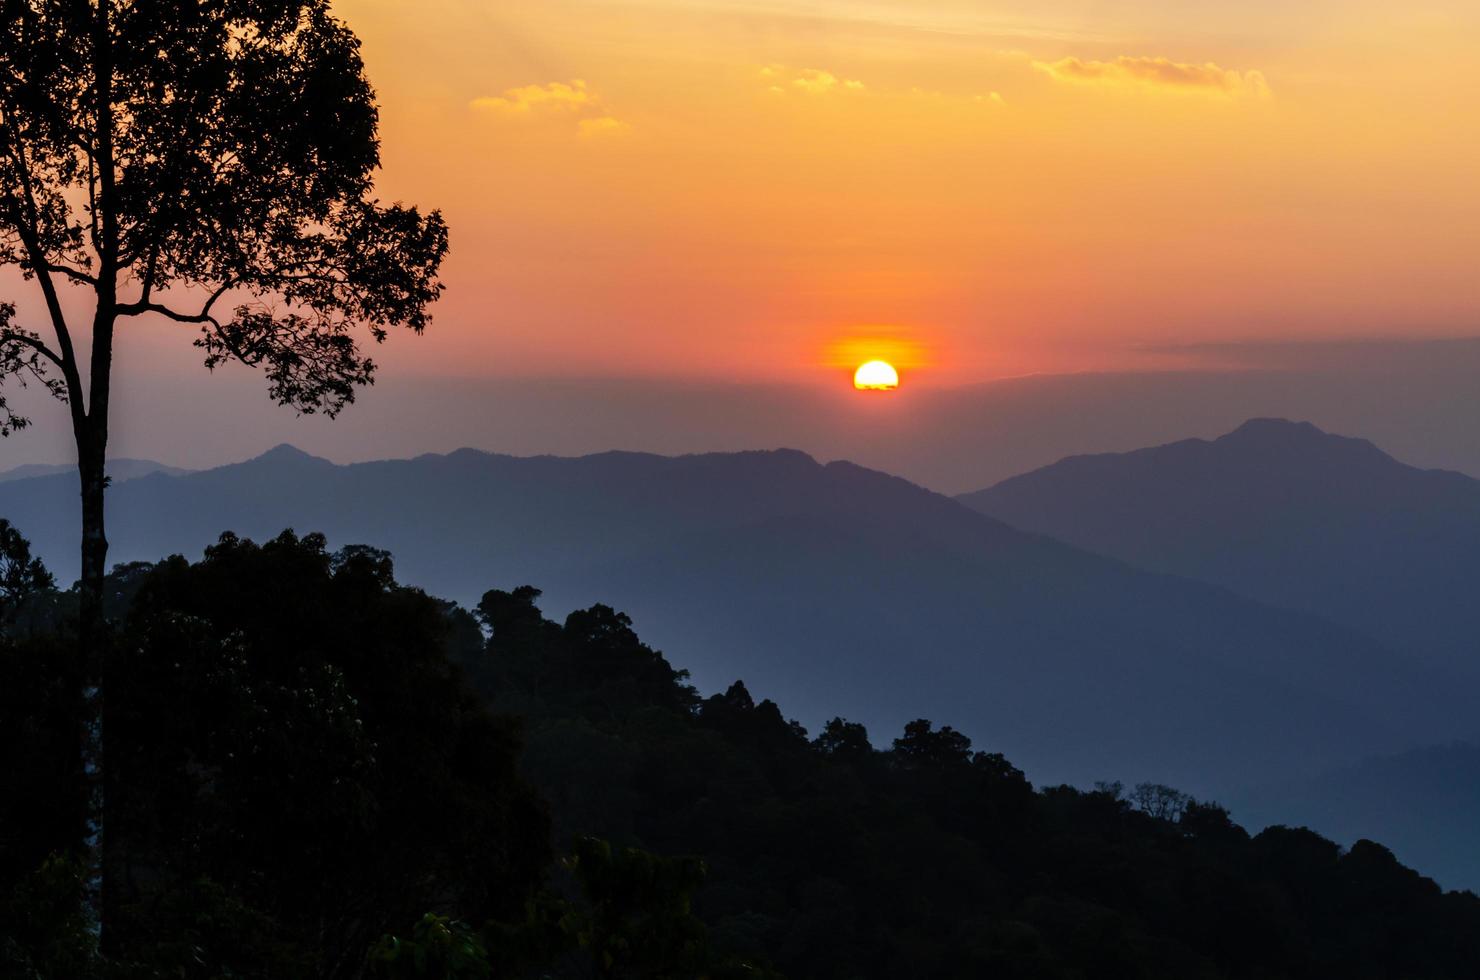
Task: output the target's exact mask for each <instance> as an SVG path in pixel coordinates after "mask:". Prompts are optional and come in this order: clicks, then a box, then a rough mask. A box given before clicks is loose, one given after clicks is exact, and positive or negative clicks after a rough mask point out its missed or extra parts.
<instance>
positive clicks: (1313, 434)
mask: <svg viewBox="0 0 1480 980" xmlns="http://www.w3.org/2000/svg"><path fill="white" fill-rule="evenodd" d="M1270 435H1281V436H1295V435H1299V436H1303V437H1307V438H1322V437H1326V436H1329V435H1330V433H1328V432H1326V431H1325V430H1324V429H1321V428H1318V427H1317V426H1316V425H1315V424H1313V423H1311V422H1296V421H1294V420H1292V419H1282V418H1276V417H1273V416H1268V417H1261V418H1252V419H1249V420H1248V421H1247V422H1245V423H1244V424H1243V425H1241V426H1239V427H1238V428H1237V429H1234V430H1233V431H1232V432H1230V433H1228V434H1227V435H1225V436H1223V437H1222V438H1224V439H1231V438H1240V437H1242V438H1251V437H1264V436H1270Z"/></svg>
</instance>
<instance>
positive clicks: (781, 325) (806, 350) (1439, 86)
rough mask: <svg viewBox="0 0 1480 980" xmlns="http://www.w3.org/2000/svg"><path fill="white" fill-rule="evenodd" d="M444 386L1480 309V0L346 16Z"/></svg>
mask: <svg viewBox="0 0 1480 980" xmlns="http://www.w3.org/2000/svg"><path fill="white" fill-rule="evenodd" d="M337 9H338V10H339V12H340V14H341V15H342V16H343V17H344V18H345V19H346V20H347V21H348V22H349V23H350V24H351V25H352V26H353V27H354V28H355V29H356V30H357V32H358V33H359V34H360V35H361V37H362V38H363V40H364V54H365V58H366V61H367V66H368V70H369V73H370V75H371V78H372V81H373V82H374V83H375V84H376V86H377V89H378V92H379V95H380V99H381V103H382V119H383V133H382V135H383V140H384V154H385V163H386V169H385V174H384V177H383V180H382V188H383V192H384V193H386V194H387V196H390V197H396V198H403V199H406V200H410V201H415V202H417V203H420V204H423V205H427V206H438V207H441V208H443V209H444V210H445V212H446V214H447V216H448V218H449V220H450V222H451V225H452V230H453V252H452V255H451V257H450V259H449V262H448V264H447V267H446V273H447V277H446V278H447V283H448V293H447V296H446V299H445V300H444V302H443V303H442V304H441V308H440V309H439V311H438V318H439V319H438V323H437V325H436V334H435V335H434V336H433V337H429V338H425V339H423V340H421V341H418V342H417V343H415V344H412V343H398V344H397V345H396V352H395V355H394V356H395V357H396V358H398V359H403V363H404V364H405V365H406V366H407V367H408V368H410V369H412V370H417V371H424V372H429V373H437V372H446V371H452V372H458V373H466V374H471V375H478V376H487V375H516V376H517V375H531V374H537V375H551V374H555V375H572V374H584V375H602V376H607V375H624V376H630V375H639V376H641V375H647V376H653V375H658V376H667V377H704V378H712V379H725V380H767V381H769V380H783V379H784V380H789V381H792V380H794V381H806V380H808V379H814V378H817V379H820V378H821V377H823V376H827V372H834V373H837V372H842V371H846V370H851V368H852V366H854V365H855V364H856V363H857V362H858V361H859V360H862V359H866V357H867V356H885V357H892V358H893V359H895V360H897V361H901V362H903V363H901V364H899V366H900V367H901V369H903V370H905V371H906V372H907V374H913V376H914V378H915V380H916V381H918V382H920V383H940V384H959V383H971V382H976V381H983V380H988V379H990V378H996V377H1006V376H1013V375H1018V374H1025V373H1033V372H1062V371H1078V370H1104V369H1115V368H1119V367H1125V366H1136V367H1175V366H1179V365H1181V364H1182V363H1184V362H1183V361H1182V360H1180V359H1179V358H1178V357H1177V356H1174V355H1171V354H1169V353H1168V352H1167V350H1166V348H1167V347H1168V345H1185V344H1197V343H1206V342H1231V341H1250V340H1259V341H1265V340H1277V339H1287V340H1308V339H1316V338H1350V337H1393V336H1424V337H1439V336H1456V335H1467V334H1473V333H1475V332H1476V320H1477V316H1476V314H1477V311H1480V276H1476V275H1475V274H1474V256H1475V255H1476V254H1480V183H1477V182H1476V181H1475V179H1474V174H1475V173H1476V172H1477V171H1480V106H1477V101H1476V95H1477V94H1480V67H1477V64H1476V62H1475V60H1474V58H1473V51H1474V50H1475V48H1476V45H1477V44H1480V5H1476V4H1474V3H1473V2H1469V0H1416V2H1409V3H1404V4H1393V3H1391V2H1382V3H1376V2H1371V0H1302V2H1300V3H1288V2H1272V0H1249V2H1245V3H1241V4H1229V3H1226V2H1220V3H1213V2H1203V0H1176V2H1170V0H1163V2H1151V0H1131V2H1119V3H1105V2H1090V0H1035V2H1025V0H1024V2H1019V0H1004V2H996V3H993V2H990V0H987V2H983V0H625V2H624V0H541V2H540V3H490V2H484V0H478V2H475V0H424V2H419V3H415V4H411V3H405V2H399V0H395V2H393V0H344V2H341V3H340V4H339V5H338V8H337Z"/></svg>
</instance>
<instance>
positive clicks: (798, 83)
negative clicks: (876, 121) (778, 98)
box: [760, 65, 868, 95]
mask: <svg viewBox="0 0 1480 980" xmlns="http://www.w3.org/2000/svg"><path fill="white" fill-rule="evenodd" d="M760 77H761V78H763V79H765V80H766V81H767V82H770V83H771V84H770V85H769V86H768V88H769V90H770V91H771V92H774V93H776V94H784V93H786V92H788V91H796V92H801V93H802V94H804V95H827V94H828V93H830V92H862V91H864V90H865V89H866V88H867V87H868V86H866V85H864V84H863V82H861V81H859V80H858V79H856V78H844V77H842V76H841V75H836V74H834V73H832V72H830V71H825V70H824V69H821V68H801V69H796V70H793V69H791V68H788V67H786V66H785V65H766V66H765V67H764V68H762V69H761V70H760Z"/></svg>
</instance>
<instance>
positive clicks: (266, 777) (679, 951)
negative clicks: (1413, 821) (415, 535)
mask: <svg viewBox="0 0 1480 980" xmlns="http://www.w3.org/2000/svg"><path fill="white" fill-rule="evenodd" d="M110 594H113V595H115V596H116V597H117V601H118V602H119V603H120V604H121V607H120V608H126V610H127V612H126V615H122V616H121V617H120V618H121V620H122V625H121V627H120V632H119V635H118V637H117V644H118V646H117V648H118V649H119V650H120V651H122V653H120V655H119V657H118V658H117V661H116V664H117V666H116V668H115V669H116V670H117V672H118V673H117V675H116V676H114V677H111V678H110V681H111V687H110V692H111V694H110V698H109V701H108V710H109V717H108V724H109V728H110V731H111V732H115V733H117V735H116V737H117V741H116V742H114V743H113V744H114V746H115V748H114V756H113V758H112V760H111V764H112V765H113V766H114V767H115V768H116V769H117V771H118V772H119V774H120V780H119V785H120V790H119V793H118V795H117V796H116V797H114V798H110V800H109V804H110V814H109V819H110V824H109V826H110V830H111V832H112V833H115V834H117V835H118V838H119V839H118V842H117V843H118V847H119V854H120V859H121V863H122V866H123V868H124V869H125V875H124V877H123V880H124V881H125V882H126V883H127V887H128V892H127V894H126V901H125V902H124V904H123V914H122V916H121V918H120V919H119V922H118V925H117V927H116V928H118V929H119V930H120V931H121V933H122V935H121V937H120V939H119V944H120V954H119V955H118V956H117V957H115V958H114V959H113V961H112V962H110V963H108V964H106V965H104V964H100V963H99V962H98V961H96V960H95V959H93V958H92V952H91V948H90V946H89V944H88V943H87V936H88V935H89V929H90V923H89V920H88V918H87V912H86V906H85V904H84V903H83V902H82V901H81V892H82V877H83V870H82V867H83V866H82V864H81V863H80V862H78V861H77V860H76V859H75V858H73V857H72V856H70V854H71V852H75V848H76V842H77V840H78V838H79V831H80V828H81V826H82V814H83V811H84V806H83V799H82V798H83V795H84V794H83V789H82V781H81V780H80V779H79V778H78V774H77V773H76V771H75V759H76V740H77V738H78V725H77V719H78V717H79V713H80V710H81V708H80V705H79V704H78V703H77V697H76V694H75V692H76V690H77V687H76V685H75V678H76V676H77V674H78V669H77V666H76V663H75V661H76V656H75V647H74V646H73V645H72V644H70V643H68V642H66V638H65V636H64V635H54V634H53V632H49V631H48V630H45V629H40V630H31V631H28V632H26V633H24V634H11V635H5V636H0V671H3V675H4V676H5V678H6V679H7V681H9V682H10V683H7V684H5V685H0V764H3V771H4V772H6V774H7V779H8V782H9V785H8V786H7V789H8V790H11V792H7V793H5V794H0V972H3V973H4V974H5V975H7V976H9V975H16V976H22V977H32V976H35V977H41V976H57V975H65V976H77V977H86V976H92V975H102V973H104V972H106V973H110V974H112V975H115V976H117V977H118V978H119V980H133V978H135V977H138V978H144V977H149V978H156V977H166V976H167V977H185V978H197V977H199V978H206V977H227V976H235V977H273V978H278V977H289V978H291V977H310V976H327V977H361V976H371V977H378V978H381V980H404V978H458V980H464V978H468V980H474V978H484V977H506V978H529V980H533V978H537V977H539V978H543V977H550V978H576V977H602V978H613V980H616V978H622V980H627V978H649V980H659V978H663V980H690V978H701V977H708V978H714V980H731V978H740V977H748V978H755V980H764V978H767V977H777V976H779V975H780V974H781V973H783V972H784V973H785V974H786V975H788V976H793V977H812V978H843V977H849V978H857V977H863V978H868V977H880V978H885V977H888V978H894V977H900V976H909V977H921V978H932V977H941V978H946V977H960V976H994V977H1008V978H1019V977H1021V978H1039V980H1099V978H1105V980H1110V978H1116V980H1119V978H1162V977H1177V978H1179V980H1180V978H1208V980H1235V978H1240V980H1242V978H1260V980H1305V978H1310V980H1315V978H1324V977H1331V976H1341V977H1351V978H1357V980H1387V978H1408V977H1424V978H1435V980H1439V978H1451V977H1453V978H1460V977H1469V976H1472V975H1473V964H1474V963H1476V962H1480V899H1477V898H1476V897H1475V896H1474V895H1470V894H1457V893H1449V894H1445V893H1443V892H1442V891H1441V890H1440V889H1439V888H1438V887H1437V886H1436V885H1435V884H1434V883H1433V882H1431V881H1429V880H1427V879H1425V878H1423V877H1421V876H1420V875H1418V874H1416V873H1415V872H1413V871H1411V870H1409V869H1407V868H1404V867H1402V866H1401V865H1400V864H1399V863H1398V862H1397V861H1396V860H1395V859H1394V858H1393V856H1392V854H1390V853H1389V852H1388V851H1387V850H1385V849H1384V848H1382V847H1381V846H1379V845H1377V844H1374V843H1371V842H1369V841H1361V842H1358V843H1357V844H1356V845H1354V846H1353V847H1352V848H1350V849H1349V850H1344V849H1342V848H1341V847H1339V846H1337V845H1336V844H1334V843H1333V842H1331V841H1328V840H1325V839H1323V838H1321V837H1320V836H1318V835H1316V834H1314V833H1312V832H1310V831H1308V830H1302V829H1296V828H1286V827H1275V828H1271V829H1268V830H1266V831H1264V832H1262V833H1260V834H1258V835H1257V836H1253V837H1251V836H1250V835H1249V834H1248V833H1246V832H1245V831H1244V830H1243V829H1242V828H1240V827H1239V826H1238V825H1237V824H1235V823H1234V822H1233V820H1232V819H1231V818H1230V815H1229V813H1228V812H1227V811H1226V810H1224V809H1223V808H1221V807H1219V806H1217V805H1216V804H1212V803H1207V802H1202V801H1197V800H1193V799H1191V798H1189V797H1187V796H1186V795H1185V794H1181V793H1179V792H1178V791H1176V790H1174V789H1171V788H1169V787H1165V786H1160V785H1156V784H1143V785H1140V786H1137V787H1135V788H1134V789H1132V790H1131V791H1130V792H1129V793H1127V792H1125V790H1124V788H1123V787H1122V786H1121V785H1120V784H1117V783H1107V784H1103V785H1101V786H1099V787H1097V788H1096V789H1095V790H1093V791H1089V792H1086V791H1081V790H1077V789H1074V788H1071V787H1065V786H1060V787H1050V788H1045V789H1042V790H1038V791H1035V790H1034V788H1033V787H1032V786H1031V785H1030V784H1029V783H1028V781H1027V779H1026V778H1025V776H1024V774H1023V773H1022V772H1021V771H1019V770H1018V769H1016V768H1015V767H1014V766H1012V764H1011V763H1010V762H1008V760H1006V759H1005V758H1003V757H1002V756H1001V755H998V754H994V753H989V752H981V751H976V750H974V749H973V747H972V743H971V740H970V739H969V738H968V737H967V736H966V735H964V734H963V733H961V732H958V731H955V730H954V729H952V728H951V727H949V726H939V727H937V726H936V725H934V724H933V723H931V722H930V721H928V720H924V719H921V720H917V721H914V722H912V723H910V724H909V725H907V726H906V727H905V730H904V732H903V733H901V735H900V736H899V737H898V738H897V739H894V740H893V741H892V743H891V745H890V747H889V748H888V749H887V750H884V751H880V750H877V749H875V748H874V747H873V746H872V745H871V744H870V742H869V741H868V736H867V733H866V732H865V731H864V730H863V728H862V727H861V726H859V725H857V724H854V723H850V722H847V721H846V720H843V719H834V720H833V721H832V722H830V723H828V725H826V726H825V728H824V730H823V731H822V733H821V734H820V735H818V737H817V738H815V739H809V738H808V736H807V733H806V732H805V731H804V730H803V729H802V728H801V726H799V725H797V724H796V723H795V722H792V721H788V720H787V719H786V718H785V716H784V715H783V714H782V713H781V711H780V709H779V708H778V707H777V706H776V705H775V704H774V703H773V702H771V701H768V700H759V701H758V700H756V699H755V698H754V697H753V696H752V695H751V693H750V692H749V691H748V690H747V688H746V687H745V685H744V684H742V683H739V682H736V683H735V684H733V685H731V686H730V687H729V688H728V689H727V690H725V691H724V692H721V693H718V694H714V695H712V696H710V697H707V698H700V697H699V696H698V694H697V693H696V692H695V691H694V690H693V689H692V688H691V687H690V686H689V685H688V683H687V678H686V676H685V675H684V674H683V673H682V672H681V671H677V670H675V669H673V668H672V667H671V666H670V665H669V664H668V662H667V660H666V659H665V658H664V657H663V656H662V655H661V654H659V653H658V652H657V651H655V650H653V649H652V648H651V647H649V646H647V645H646V644H644V643H642V641H641V640H640V639H639V638H638V637H637V635H636V634H635V633H634V632H633V629H632V623H631V621H630V620H629V619H628V618H627V617H625V616H623V615H621V614H620V613H617V612H616V611H614V610H612V609H610V608H608V607H604V606H594V607H592V608H591V609H587V610H581V611H578V612H576V613H573V614H571V615H570V616H569V617H567V618H566V620H565V621H564V622H563V623H554V622H551V621H549V620H547V619H546V618H545V617H544V616H543V615H541V614H540V612H539V610H538V608H537V607H536V606H535V602H536V600H537V599H538V596H539V593H538V592H537V590H534V589H531V588H521V589H515V590H513V591H511V592H503V591H497V590H495V591H492V592H489V593H488V594H487V595H486V596H485V597H484V598H483V600H482V602H480V604H479V606H478V610H477V612H476V614H474V613H470V612H467V611H465V610H462V609H459V608H458V607H456V606H454V605H452V604H450V603H445V602H441V601H439V600H436V599H433V598H431V597H428V596H426V595H424V594H423V593H421V592H419V591H417V590H414V589H408V588H405V587H403V586H400V585H398V584H397V583H396V581H395V578H394V567H393V565H392V562H391V559H390V556H389V555H387V554H385V553H384V552H380V551H377V550H375V549H372V548H364V547H354V548H346V549H344V550H342V551H340V552H337V553H333V554H331V553H329V552H328V550H327V548H326V546H325V543H324V541H323V539H322V538H320V537H319V536H317V535H309V536H306V537H303V538H298V537H296V536H295V535H293V534H291V533H284V534H283V535H282V536H280V537H278V538H277V539H275V540H273V541H270V542H268V543H266V544H263V545H260V546H259V545H256V544H253V543H251V542H247V541H242V540H239V539H237V538H235V537H233V536H231V535H226V536H223V537H222V539H221V541H220V543H219V544H218V545H216V546H215V547H213V548H211V549H210V550H209V551H208V553H207V555H206V557H205V558H204V560H202V561H200V562H196V563H194V564H192V563H189V562H186V561H185V560H184V559H181V558H172V559H169V560H166V561H164V562H162V563H160V564H158V565H156V566H152V567H140V566H131V567H126V568H121V569H119V570H118V571H117V572H116V573H115V577H114V579H113V580H112V583H111V588H110ZM470 684H471V685H473V686H476V689H477V693H475V692H474V690H473V689H472V688H471V687H470ZM490 708H492V709H493V711H494V712H497V713H490V711H489V709H490ZM510 711H516V712H517V713H518V714H519V715H521V716H522V717H523V718H524V719H525V722H524V723H523V726H522V729H521V726H519V725H517V724H516V723H514V722H512V721H508V720H501V719H504V718H507V713H508V712H510ZM521 746H522V748H521ZM520 769H522V770H523V773H524V775H523V776H521V773H520ZM525 778H528V779H529V780H531V781H532V782H533V783H535V784H536V785H537V786H538V788H539V790H540V792H541V793H542V794H543V795H544V796H545V798H546V799H548V800H549V805H550V808H551V809H550V813H549V815H548V816H547V813H546V810H545V807H544V805H542V804H541V803H540V801H539V800H538V799H537V797H536V794H535V792H534V791H533V790H532V789H531V787H530V786H528V785H527V784H526V783H525V781H524V780H525ZM552 821H553V829H554V834H555V839H556V840H557V841H561V842H571V843H570V845H569V851H568V853H567V854H566V856H565V857H564V859H563V860H560V861H555V860H554V858H553V853H554V852H553V849H552V848H551V847H550V844H549V841H550V831H551V822H552ZM701 885H702V887H701Z"/></svg>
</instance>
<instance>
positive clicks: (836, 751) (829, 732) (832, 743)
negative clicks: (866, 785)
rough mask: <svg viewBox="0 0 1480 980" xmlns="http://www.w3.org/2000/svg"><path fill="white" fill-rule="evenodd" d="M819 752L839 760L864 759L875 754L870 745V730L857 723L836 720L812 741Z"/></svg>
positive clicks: (825, 726)
mask: <svg viewBox="0 0 1480 980" xmlns="http://www.w3.org/2000/svg"><path fill="white" fill-rule="evenodd" d="M812 744H813V745H815V746H816V747H817V751H819V752H822V753H825V754H827V755H830V756H834V757H836V758H839V759H862V758H867V757H868V756H869V755H872V754H873V751H874V747H873V746H872V745H870V744H869V740H868V729H866V728H864V727H863V726H862V725H860V724H858V723H857V722H851V721H844V720H843V719H841V718H834V719H833V720H832V721H830V722H828V723H827V724H826V725H824V726H823V728H822V734H820V735H818V736H817V737H816V738H815V739H813V740H812Z"/></svg>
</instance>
